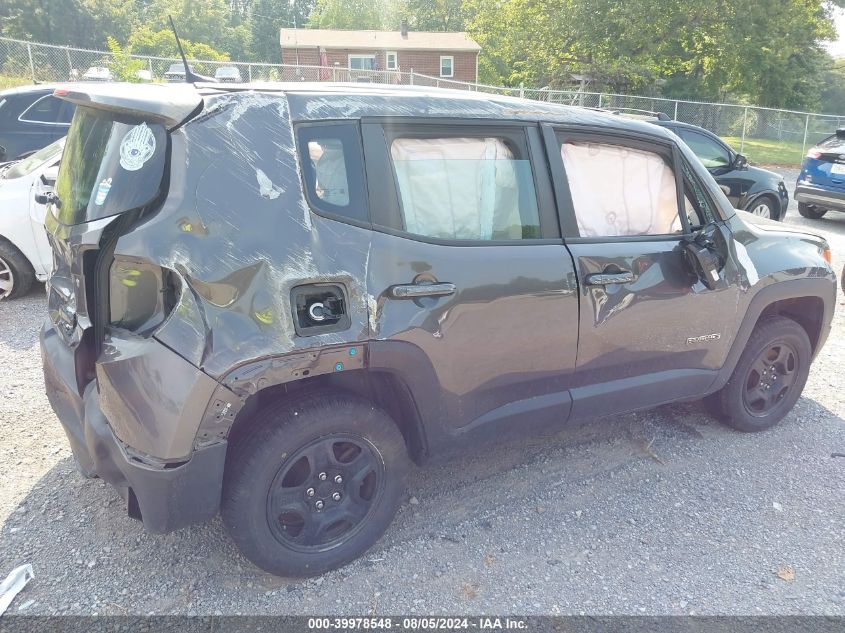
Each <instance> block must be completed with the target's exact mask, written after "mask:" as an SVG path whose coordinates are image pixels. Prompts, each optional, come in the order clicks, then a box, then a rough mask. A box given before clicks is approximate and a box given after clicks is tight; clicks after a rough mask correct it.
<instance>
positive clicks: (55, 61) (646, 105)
mask: <svg viewBox="0 0 845 633" xmlns="http://www.w3.org/2000/svg"><path fill="white" fill-rule="evenodd" d="M130 57H132V58H133V59H136V60H139V61H141V62H142V66H143V67H142V68H141V70H139V71H138V79H139V80H142V81H154V82H160V81H168V80H171V81H182V80H183V79H184V75H183V69H182V63H181V60H180V59H179V58H176V57H172V58H167V57H148V56H140V55H132V56H130ZM189 64H190V66H191V67H192V69H193V71H194V72H196V73H199V74H201V75H206V76H209V77H215V76H216V77H217V78H218V79H220V80H222V81H243V82H258V81H339V82H358V83H378V84H387V85H416V86H425V87H433V88H452V89H458V90H472V91H475V92H482V93H486V94H496V95H508V96H513V97H523V98H527V99H534V100H538V101H546V102H550V103H560V104H566V105H575V106H581V107H587V108H597V109H604V110H610V111H617V112H620V113H625V114H629V115H633V116H656V115H657V114H658V113H662V114H663V115H665V116H668V117H669V118H671V119H674V120H677V121H681V122H684V123H691V124H693V125H698V126H700V127H703V128H706V129H708V130H710V131H711V132H714V133H715V134H717V135H718V136H720V137H722V138H723V139H725V140H726V141H727V142H728V143H729V144H730V145H731V146H732V147H733V148H734V149H735V150H737V151H739V152H740V153H743V154H746V155H747V156H748V158H749V159H750V160H751V161H752V162H755V163H759V164H769V165H798V164H800V162H801V160H802V159H803V157H804V156H805V154H806V152H807V150H808V149H809V148H810V147H812V146H813V145H815V144H816V143H818V142H820V141H821V140H822V139H824V138H826V137H827V136H830V135H831V134H833V133H834V132H835V131H836V129H837V128H839V127H842V126H843V124H845V116H835V115H827V114H814V113H810V112H796V111H791V110H776V109H772V108H762V107H757V106H750V105H736V104H724V103H704V102H696V101H686V100H680V99H666V98H661V97H643V96H636V95H620V94H608V93H602V92H585V91H583V90H578V89H571V90H553V89H549V88H526V87H524V86H520V87H516V88H514V87H503V86H490V85H485V84H480V83H467V82H461V81H456V80H453V79H444V78H440V77H430V76H427V75H423V74H420V73H415V72H414V71H413V69H412V70H411V71H410V72H400V71H388V70H352V69H349V68H344V67H340V66H337V65H336V66H330V67H325V66H302V65H293V64H262V63H251V62H230V61H222V62H220V61H190V62H189ZM113 65H114V60H113V57H112V55H111V53H108V52H104V51H92V50H86V49H80V48H73V47H66V46H55V45H52V44H37V43H34V42H25V41H21V40H15V39H10V38H2V37H0V89H1V88H6V87H11V86H13V85H18V84H26V83H32V82H39V83H44V82H63V81H86V80H100V81H108V80H110V79H112V72H111V68H112V67H113Z"/></svg>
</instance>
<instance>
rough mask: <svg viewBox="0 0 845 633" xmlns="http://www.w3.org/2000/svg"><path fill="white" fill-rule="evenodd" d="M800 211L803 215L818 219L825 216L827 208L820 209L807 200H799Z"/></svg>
mask: <svg viewBox="0 0 845 633" xmlns="http://www.w3.org/2000/svg"><path fill="white" fill-rule="evenodd" d="M798 213H800V214H801V216H802V217H805V218H808V219H810V220H818V219H820V218H822V217H824V214H825V213H827V209H819V208H818V207H816V206H813V205H811V204H807V203H806V202H799V203H798Z"/></svg>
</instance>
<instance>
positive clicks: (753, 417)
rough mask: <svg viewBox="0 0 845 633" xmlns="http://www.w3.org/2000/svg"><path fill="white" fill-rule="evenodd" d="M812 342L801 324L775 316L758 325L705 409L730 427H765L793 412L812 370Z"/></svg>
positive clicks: (749, 428) (744, 429) (754, 429)
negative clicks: (728, 377)
mask: <svg viewBox="0 0 845 633" xmlns="http://www.w3.org/2000/svg"><path fill="white" fill-rule="evenodd" d="M811 357H812V345H811V344H810V338H809V337H808V336H807V332H805V331H804V328H802V327H801V326H800V325H799V324H798V323H796V322H795V321H793V320H791V319H787V318H784V317H773V318H770V319H766V320H764V321H762V322H761V323H759V324H757V327H756V328H755V329H754V332H752V334H751V338H750V339H749V340H748V344H747V345H746V346H745V350H744V351H743V352H742V355H741V356H740V357H739V362H737V365H736V367H735V368H734V371H733V374H731V377H730V379H729V380H728V382H727V384H726V385H725V386H724V387H722V389H721V390H719V391H717V392H716V393H714V394H712V395H710V396H707V398H705V403H704V404H705V407H706V408H707V410H708V411H710V412H711V413H713V414H714V415H715V416H716V417H717V418H719V419H720V420H721V421H722V422H724V423H725V424H727V425H728V426H730V427H732V428H734V429H736V430H738V431H745V432H755V431H764V430H766V429H769V428H771V427H773V426H774V425H775V424H777V423H778V422H780V421H781V420H782V419H783V418H784V416H786V414H787V413H789V412H790V411H791V410H792V407H794V406H795V403H796V402H797V401H798V398H799V397H800V396H801V392H802V391H803V389H804V385H805V384H806V382H807V376H808V375H809V373H810V359H811Z"/></svg>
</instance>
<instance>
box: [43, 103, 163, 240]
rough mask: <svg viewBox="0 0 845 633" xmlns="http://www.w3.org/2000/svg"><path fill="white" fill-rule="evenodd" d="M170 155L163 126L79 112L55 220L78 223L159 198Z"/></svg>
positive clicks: (63, 167)
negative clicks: (165, 165)
mask: <svg viewBox="0 0 845 633" xmlns="http://www.w3.org/2000/svg"><path fill="white" fill-rule="evenodd" d="M166 154H167V132H166V131H165V129H164V126H162V125H160V124H158V123H146V122H144V121H140V120H137V119H133V120H130V119H123V118H122V119H121V120H119V121H117V120H115V119H114V118H112V117H111V116H110V115H109V114H108V113H103V112H98V111H96V110H92V109H90V108H77V109H76V114H75V115H74V117H73V123H72V124H71V126H70V130H69V132H68V135H67V144H66V145H65V154H64V160H62V164H61V167H60V168H59V177H58V180H57V181H56V194H57V196H58V198H59V202H58V205H54V208H53V212H54V214H55V215H56V218H57V219H58V220H59V221H60V222H61V223H62V224H79V223H81V222H90V221H92V220H98V219H100V218H105V217H108V216H111V215H116V214H118V213H123V212H124V211H129V210H131V209H136V208H138V207H141V206H144V205H145V204H147V203H149V202H150V201H151V200H153V199H154V198H155V197H156V196H157V195H158V192H159V189H160V187H161V181H162V176H163V174H164V163H165V158H166Z"/></svg>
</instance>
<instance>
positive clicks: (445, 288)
mask: <svg viewBox="0 0 845 633" xmlns="http://www.w3.org/2000/svg"><path fill="white" fill-rule="evenodd" d="M455 290H457V288H456V287H455V284H450V283H433V284H403V285H400V286H391V287H390V288H389V289H388V291H387V293H388V295H390V296H391V297H393V298H394V299H419V298H420V297H447V296H449V295H453V294H455Z"/></svg>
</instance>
